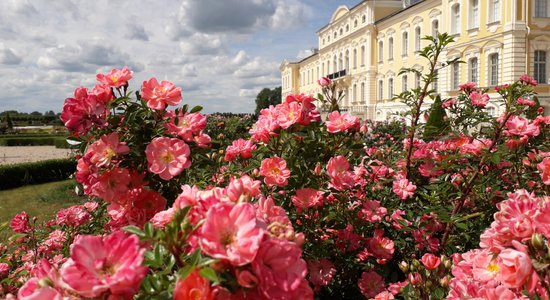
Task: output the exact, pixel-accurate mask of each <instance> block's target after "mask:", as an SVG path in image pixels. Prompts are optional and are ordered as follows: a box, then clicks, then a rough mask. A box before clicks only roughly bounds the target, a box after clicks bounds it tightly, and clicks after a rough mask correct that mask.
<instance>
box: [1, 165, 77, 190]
mask: <svg viewBox="0 0 550 300" xmlns="http://www.w3.org/2000/svg"><path fill="white" fill-rule="evenodd" d="M75 170H76V161H75V160H73V159H51V160H44V161H40V162H33V163H22V164H14V165H4V166H0V190H5V189H11V188H16V187H20V186H24V185H27V184H37V183H46V182H53V181H60V180H65V179H67V178H69V176H70V175H71V174H73V173H74V171H75Z"/></svg>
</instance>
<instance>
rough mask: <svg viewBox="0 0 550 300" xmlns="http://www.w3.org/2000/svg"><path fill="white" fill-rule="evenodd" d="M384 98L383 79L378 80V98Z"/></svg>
mask: <svg viewBox="0 0 550 300" xmlns="http://www.w3.org/2000/svg"><path fill="white" fill-rule="evenodd" d="M382 99H384V81H383V80H380V81H378V100H382Z"/></svg>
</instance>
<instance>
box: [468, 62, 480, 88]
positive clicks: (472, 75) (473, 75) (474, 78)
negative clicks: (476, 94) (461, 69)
mask: <svg viewBox="0 0 550 300" xmlns="http://www.w3.org/2000/svg"><path fill="white" fill-rule="evenodd" d="M474 61H475V68H474V65H473V62H474ZM468 81H469V82H474V83H476V84H477V83H478V82H479V57H477V56H474V57H472V58H470V59H469V60H468Z"/></svg>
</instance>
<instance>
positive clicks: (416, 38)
mask: <svg viewBox="0 0 550 300" xmlns="http://www.w3.org/2000/svg"><path fill="white" fill-rule="evenodd" d="M421 34H422V33H421V31H420V27H416V28H415V29H414V51H420V47H421V39H422V37H421V36H420V35H421Z"/></svg>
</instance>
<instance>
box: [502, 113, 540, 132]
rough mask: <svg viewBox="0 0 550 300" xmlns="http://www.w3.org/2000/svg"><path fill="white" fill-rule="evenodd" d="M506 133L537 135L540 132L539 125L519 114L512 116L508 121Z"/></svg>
mask: <svg viewBox="0 0 550 300" xmlns="http://www.w3.org/2000/svg"><path fill="white" fill-rule="evenodd" d="M504 134H506V135H517V136H526V137H535V136H537V135H539V134H540V129H539V126H537V125H536V124H533V123H531V122H529V120H527V119H524V118H522V117H519V116H512V117H510V118H509V119H508V121H506V130H505V131H504Z"/></svg>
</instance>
